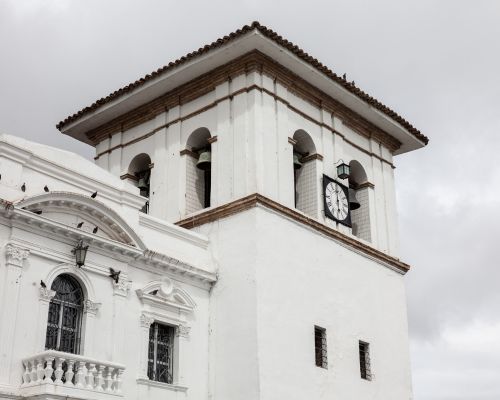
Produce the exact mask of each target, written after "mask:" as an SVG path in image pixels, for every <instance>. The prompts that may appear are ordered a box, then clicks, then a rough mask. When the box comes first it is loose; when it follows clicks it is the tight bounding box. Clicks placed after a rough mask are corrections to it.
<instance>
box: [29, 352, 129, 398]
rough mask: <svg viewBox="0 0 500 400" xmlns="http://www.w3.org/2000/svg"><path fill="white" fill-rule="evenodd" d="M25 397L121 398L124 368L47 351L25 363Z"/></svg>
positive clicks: (73, 355)
mask: <svg viewBox="0 0 500 400" xmlns="http://www.w3.org/2000/svg"><path fill="white" fill-rule="evenodd" d="M23 367H24V368H23V370H24V372H23V376H22V378H23V383H22V384H21V388H20V394H21V396H23V397H31V396H40V395H44V398H58V397H60V398H66V397H71V398H85V399H96V400H101V399H110V398H113V397H116V396H120V397H121V396H123V394H122V388H121V386H122V375H123V371H124V370H125V367H124V366H123V365H120V364H115V363H110V362H106V361H99V360H95V359H91V358H88V357H85V356H81V355H77V354H70V353H62V352H60V351H55V350H47V351H44V352H42V353H40V354H36V355H34V356H31V357H28V358H25V359H24V360H23Z"/></svg>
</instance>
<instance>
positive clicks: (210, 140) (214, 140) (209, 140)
mask: <svg viewBox="0 0 500 400" xmlns="http://www.w3.org/2000/svg"><path fill="white" fill-rule="evenodd" d="M217 139H218V137H217V135H215V136H212V137H209V138H208V139H207V142H208V143H210V144H212V143H215V142H216V141H217Z"/></svg>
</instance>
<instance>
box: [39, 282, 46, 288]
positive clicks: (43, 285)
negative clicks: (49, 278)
mask: <svg viewBox="0 0 500 400" xmlns="http://www.w3.org/2000/svg"><path fill="white" fill-rule="evenodd" d="M40 286H41V287H43V288H46V287H47V285H46V284H45V282H44V281H42V280H40Z"/></svg>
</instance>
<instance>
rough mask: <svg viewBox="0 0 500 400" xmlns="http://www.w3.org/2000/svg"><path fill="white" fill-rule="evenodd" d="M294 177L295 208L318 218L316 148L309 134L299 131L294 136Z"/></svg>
mask: <svg viewBox="0 0 500 400" xmlns="http://www.w3.org/2000/svg"><path fill="white" fill-rule="evenodd" d="M293 141H294V145H293V176H294V181H293V182H294V195H295V199H294V201H295V208H296V209H298V210H300V211H302V212H304V213H305V214H308V215H310V216H312V217H316V216H317V209H318V207H317V204H318V199H317V186H318V185H317V179H316V177H317V163H316V162H317V157H316V146H315V145H314V142H313V140H312V138H311V136H309V134H308V133H307V132H306V131H304V130H302V129H299V130H297V131H296V132H295V133H294V135H293Z"/></svg>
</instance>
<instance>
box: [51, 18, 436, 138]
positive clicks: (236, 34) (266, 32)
mask: <svg viewBox="0 0 500 400" xmlns="http://www.w3.org/2000/svg"><path fill="white" fill-rule="evenodd" d="M254 29H257V30H258V31H259V32H260V33H261V34H263V35H264V36H266V37H267V38H269V39H271V40H273V41H275V42H276V43H278V44H279V45H281V46H282V47H284V48H286V49H287V50H289V51H291V52H292V53H294V54H295V55H296V56H297V57H299V58H301V59H302V60H304V61H306V62H308V63H309V64H310V65H312V66H313V67H314V68H316V69H317V70H318V71H320V72H322V73H323V74H325V75H326V76H328V77H329V78H330V79H332V80H333V81H335V82H336V83H338V84H339V85H341V86H343V87H344V88H345V89H346V90H348V91H349V92H351V93H353V94H355V95H356V96H358V97H359V98H360V99H362V100H364V101H365V102H367V103H368V104H370V105H371V106H373V107H374V108H376V109H377V110H379V111H381V112H383V113H384V114H386V115H387V116H389V117H390V118H392V119H393V120H394V121H396V122H398V123H400V124H401V125H402V126H403V127H405V128H406V129H407V130H408V131H409V132H410V133H411V134H413V135H414V136H415V137H416V138H417V139H419V140H421V141H422V142H423V143H425V144H427V143H428V142H429V139H428V138H427V137H426V136H425V135H423V134H422V133H420V131H419V130H418V129H416V128H415V127H414V126H413V125H411V124H410V123H409V122H408V121H407V120H405V119H404V118H403V117H401V116H400V115H399V114H397V113H396V112H395V111H393V110H391V109H390V108H389V107H387V106H386V105H384V104H382V103H381V102H379V101H378V100H377V99H375V98H374V97H372V96H370V95H369V94H367V93H365V92H364V91H362V90H361V89H360V88H358V87H357V86H356V85H355V84H354V82H348V81H347V80H346V79H344V78H343V77H340V76H338V75H337V74H336V73H335V72H333V71H332V70H331V69H329V68H328V67H327V66H325V65H323V64H322V63H321V62H320V61H318V60H317V59H316V58H314V57H312V56H310V55H309V54H307V53H306V52H305V51H304V50H302V49H301V48H300V47H298V46H297V45H295V44H293V43H291V42H289V41H288V40H286V39H285V38H283V37H282V36H280V35H278V34H277V33H276V32H274V31H273V30H271V29H269V28H267V27H265V26H263V25H261V24H260V23H259V22H257V21H255V22H253V23H252V24H251V25H245V26H243V27H242V28H241V29H238V30H237V31H235V32H232V33H230V34H229V35H227V36H224V37H223V38H220V39H217V40H216V41H215V42H212V43H211V44H207V45H205V46H204V47H200V48H199V49H198V50H196V51H193V52H191V53H189V54H187V55H185V56H182V57H181V58H179V59H178V60H176V61H173V62H170V63H168V64H167V65H165V66H163V67H161V68H158V69H157V70H156V71H154V72H152V73H150V74H147V75H146V76H144V77H143V78H140V79H138V80H136V81H135V82H133V83H130V84H128V85H127V86H125V87H123V88H121V89H118V90H116V91H114V92H113V93H111V94H109V95H107V96H106V97H103V98H101V99H99V100H97V101H96V102H94V103H93V104H91V105H90V106H88V107H85V108H83V109H82V110H80V111H78V112H77V113H75V114H73V115H71V116H69V117H67V118H66V119H64V120H63V121H60V122H59V123H58V124H57V125H56V128H57V129H59V130H61V129H62V128H63V127H64V126H65V125H67V124H69V123H71V122H73V121H76V120H77V119H79V118H80V117H82V116H84V115H86V114H88V113H90V112H92V111H94V110H96V109H98V108H99V107H100V106H102V105H104V104H106V103H109V102H110V101H112V100H114V99H116V98H118V97H120V96H122V95H123V94H125V93H128V92H130V91H132V90H134V89H136V88H138V87H140V86H141V85H143V84H145V83H146V82H148V81H150V80H151V79H154V78H156V77H157V76H159V75H161V74H163V73H165V72H167V71H170V70H172V69H174V68H176V67H178V66H179V65H182V64H184V63H186V62H188V61H191V60H192V59H193V58H196V57H199V56H201V55H202V54H204V53H206V52H208V51H211V50H213V49H215V48H217V47H220V46H222V45H224V44H226V43H228V42H229V41H231V40H234V39H236V38H238V37H240V36H243V35H244V34H246V33H248V32H251V31H252V30H254Z"/></svg>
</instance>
